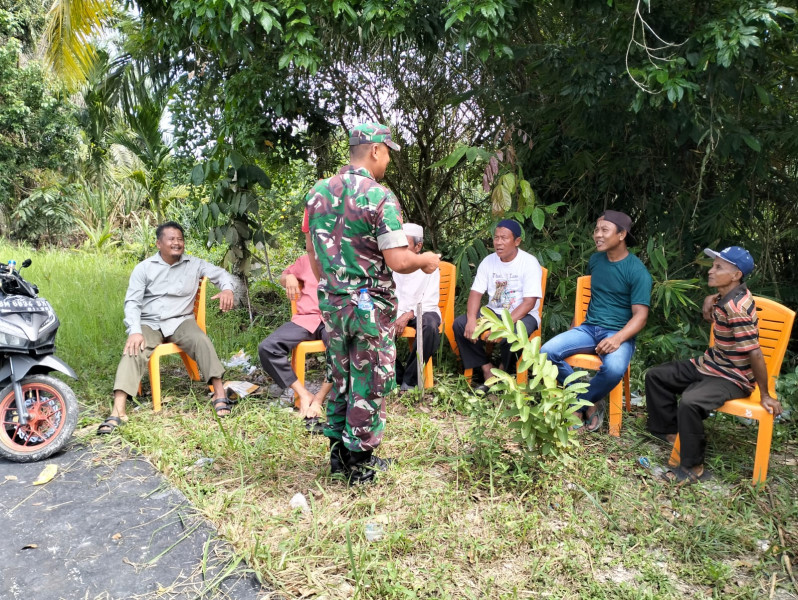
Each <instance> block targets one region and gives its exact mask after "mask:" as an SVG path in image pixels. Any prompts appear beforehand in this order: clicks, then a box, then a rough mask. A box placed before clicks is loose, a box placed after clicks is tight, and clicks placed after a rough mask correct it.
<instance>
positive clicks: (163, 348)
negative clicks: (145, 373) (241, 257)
mask: <svg viewBox="0 0 798 600" xmlns="http://www.w3.org/2000/svg"><path fill="white" fill-rule="evenodd" d="M207 287H208V278H207V277H203V278H202V280H201V281H200V284H199V289H197V296H196V298H195V299H194V318H195V319H196V320H197V325H199V328H200V329H202V331H203V332H204V331H205V290H206V288H207ZM169 354H179V355H180V358H181V359H183V364H184V365H185V366H186V371H188V376H189V377H190V378H191V379H192V380H193V381H199V380H200V372H199V367H198V366H197V363H196V362H195V361H194V359H193V358H191V357H190V356H189V355H188V354H186V353H185V352H183V351H182V350H181V349H180V347H179V346H178V345H177V344H173V343H171V342H169V343H166V344H158V345H157V346H156V347H155V350H153V351H152V354H151V355H150V360H149V363H148V364H147V368H148V370H149V374H150V388H151V390H152V410H153V411H154V412H160V411H161V357H162V356H167V355H169ZM139 394H141V384H140V383H139Z"/></svg>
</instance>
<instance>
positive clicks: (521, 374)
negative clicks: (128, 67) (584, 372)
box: [457, 267, 549, 383]
mask: <svg viewBox="0 0 798 600" xmlns="http://www.w3.org/2000/svg"><path fill="white" fill-rule="evenodd" d="M540 270H541V271H542V273H543V276H542V278H541V280H540V320H541V322H542V321H543V301H544V300H545V299H546V282H547V281H548V279H549V270H548V269H547V268H546V267H541V268H540ZM489 335H490V332H488V331H486V332H484V333H483V334H482V335H481V336H480V339H482V340H484V341H485V352H486V353H487V354H488V355H490V354H491V353H492V348H493V343H494V342H495V341H496V340H493V341H490V342H489V341H487V337H488V336H489ZM536 337H540V324H538V328H537V329H535V331H533V332H532V333H530V334H529V339H530V340H531V339H533V338H536ZM457 355H458V356H460V353H459V352H458V353H457ZM520 366H521V359H520V358H519V359H518V362H517V363H516V365H515V380H516V381H517V382H518V383H526V382H527V380H528V373H527V371H520V370H519V368H520ZM463 376H464V377H465V378H466V381H468V382H469V383H471V378H472V377H473V376H474V369H465V370H463Z"/></svg>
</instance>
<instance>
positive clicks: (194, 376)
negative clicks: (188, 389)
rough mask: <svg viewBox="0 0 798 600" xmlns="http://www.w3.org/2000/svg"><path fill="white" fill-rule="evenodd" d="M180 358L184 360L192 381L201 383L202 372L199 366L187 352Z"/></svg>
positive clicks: (181, 354)
mask: <svg viewBox="0 0 798 600" xmlns="http://www.w3.org/2000/svg"><path fill="white" fill-rule="evenodd" d="M180 358H181V359H183V364H184V365H185V367H186V371H188V376H189V378H190V379H191V380H192V381H199V380H200V372H199V366H198V365H197V362H196V361H195V360H194V359H193V358H191V357H190V356H189V355H188V354H186V353H185V352H181V353H180Z"/></svg>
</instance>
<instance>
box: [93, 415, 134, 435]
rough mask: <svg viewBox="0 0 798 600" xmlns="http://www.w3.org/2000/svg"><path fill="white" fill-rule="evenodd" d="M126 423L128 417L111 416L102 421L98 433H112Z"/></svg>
mask: <svg viewBox="0 0 798 600" xmlns="http://www.w3.org/2000/svg"><path fill="white" fill-rule="evenodd" d="M125 423H127V419H124V418H122V417H114V416H110V417H108V418H107V419H105V421H103V422H102V423H100V426H99V427H98V428H97V435H111V434H112V433H113V432H114V431H116V429H117V428H118V427H121V426H122V425H124V424H125Z"/></svg>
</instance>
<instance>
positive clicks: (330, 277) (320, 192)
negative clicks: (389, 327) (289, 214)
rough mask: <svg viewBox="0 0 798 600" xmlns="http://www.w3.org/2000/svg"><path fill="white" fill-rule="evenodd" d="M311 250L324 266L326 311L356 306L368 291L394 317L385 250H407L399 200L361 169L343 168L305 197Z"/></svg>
mask: <svg viewBox="0 0 798 600" xmlns="http://www.w3.org/2000/svg"><path fill="white" fill-rule="evenodd" d="M305 201H306V203H307V211H308V218H309V228H310V235H311V239H312V240H313V248H314V250H315V252H316V256H317V258H318V260H319V263H320V264H321V270H322V277H321V281H319V306H320V308H321V309H322V311H324V310H325V309H326V310H335V309H338V308H340V307H342V306H345V305H347V304H357V297H358V291H359V290H360V289H361V288H367V289H368V291H369V294H371V297H372V299H373V300H374V304H375V305H376V306H378V307H379V308H381V309H382V310H390V311H391V312H393V313H395V312H396V295H395V294H394V283H393V279H392V277H391V271H390V269H389V268H388V266H387V265H386V264H385V259H384V258H383V256H382V251H383V250H388V249H390V248H400V247H402V246H407V237H406V236H405V234H404V232H403V231H402V212H401V209H400V208H399V202H398V201H397V199H396V196H394V195H393V193H392V192H391V191H390V190H388V189H387V188H384V187H383V186H381V185H380V184H379V183H377V182H376V181H374V178H373V177H372V176H371V174H370V173H369V172H368V170H366V169H363V168H356V167H353V166H352V165H346V166H345V167H343V168H342V169H341V170H340V171H339V172H338V174H337V175H335V176H334V177H330V178H329V179H323V180H321V181H319V182H318V183H317V184H316V185H315V186H313V189H312V190H310V192H308V194H307V196H306V197H305Z"/></svg>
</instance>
